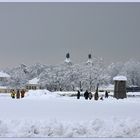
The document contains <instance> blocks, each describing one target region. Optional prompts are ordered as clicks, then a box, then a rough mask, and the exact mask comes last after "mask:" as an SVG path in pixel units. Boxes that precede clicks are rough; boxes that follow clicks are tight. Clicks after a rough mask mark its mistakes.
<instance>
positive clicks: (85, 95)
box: [84, 90, 89, 100]
mask: <svg viewBox="0 0 140 140" xmlns="http://www.w3.org/2000/svg"><path fill="white" fill-rule="evenodd" d="M84 97H85V99H86V100H88V97H89V92H88V90H86V92H85V93H84Z"/></svg>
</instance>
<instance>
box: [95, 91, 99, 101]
mask: <svg viewBox="0 0 140 140" xmlns="http://www.w3.org/2000/svg"><path fill="white" fill-rule="evenodd" d="M98 98H99V95H98V92H95V94H94V100H98Z"/></svg>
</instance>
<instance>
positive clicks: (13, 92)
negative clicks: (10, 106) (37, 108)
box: [11, 90, 16, 99]
mask: <svg viewBox="0 0 140 140" xmlns="http://www.w3.org/2000/svg"><path fill="white" fill-rule="evenodd" d="M15 95H16V93H15V91H14V90H12V92H11V97H12V98H13V99H14V98H15Z"/></svg>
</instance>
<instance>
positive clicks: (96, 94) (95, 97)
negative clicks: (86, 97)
mask: <svg viewBox="0 0 140 140" xmlns="http://www.w3.org/2000/svg"><path fill="white" fill-rule="evenodd" d="M98 86H99V84H97V88H96V92H95V94H94V100H98V98H99V95H98Z"/></svg>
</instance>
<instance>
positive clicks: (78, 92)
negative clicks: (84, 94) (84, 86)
mask: <svg viewBox="0 0 140 140" xmlns="http://www.w3.org/2000/svg"><path fill="white" fill-rule="evenodd" d="M77 99H80V91H79V90H78V91H77Z"/></svg>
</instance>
